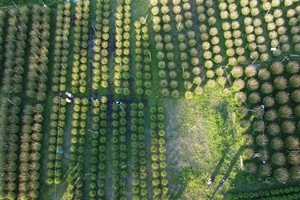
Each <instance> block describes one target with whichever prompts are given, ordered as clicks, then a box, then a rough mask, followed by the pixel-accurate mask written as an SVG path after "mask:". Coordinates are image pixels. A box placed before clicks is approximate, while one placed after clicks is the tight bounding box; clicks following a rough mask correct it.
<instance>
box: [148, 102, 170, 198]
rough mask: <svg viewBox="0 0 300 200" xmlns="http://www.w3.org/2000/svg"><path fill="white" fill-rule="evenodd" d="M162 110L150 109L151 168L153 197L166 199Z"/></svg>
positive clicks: (158, 108) (155, 107)
mask: <svg viewBox="0 0 300 200" xmlns="http://www.w3.org/2000/svg"><path fill="white" fill-rule="evenodd" d="M163 112H164V110H163V108H162V107H159V106H153V107H151V108H150V128H151V130H150V136H151V168H152V177H151V178H152V187H153V197H156V198H159V199H168V193H169V191H168V180H167V171H166V166H167V165H166V155H165V153H166V148H165V131H164V113H163Z"/></svg>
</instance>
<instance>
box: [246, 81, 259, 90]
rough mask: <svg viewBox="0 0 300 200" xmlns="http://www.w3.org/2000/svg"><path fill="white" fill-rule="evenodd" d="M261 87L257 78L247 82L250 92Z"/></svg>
mask: <svg viewBox="0 0 300 200" xmlns="http://www.w3.org/2000/svg"><path fill="white" fill-rule="evenodd" d="M258 87H259V82H258V81H257V80H256V79H255V78H250V79H249V80H247V88H248V89H249V90H256V89H258Z"/></svg>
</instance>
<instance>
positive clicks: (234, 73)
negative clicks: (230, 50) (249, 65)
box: [231, 66, 244, 78]
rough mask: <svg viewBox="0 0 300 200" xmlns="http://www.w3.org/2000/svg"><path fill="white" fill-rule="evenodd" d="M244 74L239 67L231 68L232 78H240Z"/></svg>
mask: <svg viewBox="0 0 300 200" xmlns="http://www.w3.org/2000/svg"><path fill="white" fill-rule="evenodd" d="M243 74H244V71H243V68H242V67H240V66H235V67H233V69H232V70H231V75H232V76H233V77H234V78H240V77H242V76H243Z"/></svg>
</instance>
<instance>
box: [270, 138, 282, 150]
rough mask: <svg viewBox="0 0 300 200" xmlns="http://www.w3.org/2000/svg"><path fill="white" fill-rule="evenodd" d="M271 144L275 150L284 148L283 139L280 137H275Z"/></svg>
mask: <svg viewBox="0 0 300 200" xmlns="http://www.w3.org/2000/svg"><path fill="white" fill-rule="evenodd" d="M270 146H271V148H272V149H274V150H280V149H282V148H283V141H282V139H281V138H280V137H274V138H273V139H272V140H271V142H270Z"/></svg>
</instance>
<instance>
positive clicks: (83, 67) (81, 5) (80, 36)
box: [71, 0, 90, 94]
mask: <svg viewBox="0 0 300 200" xmlns="http://www.w3.org/2000/svg"><path fill="white" fill-rule="evenodd" d="M89 7H90V2H89V1H82V0H80V1H78V2H77V3H76V7H75V11H76V14H75V22H74V23H75V27H74V31H75V33H74V47H73V53H74V55H73V66H72V82H71V85H72V87H71V91H72V93H74V94H76V93H78V92H79V93H81V94H84V93H85V92H86V89H87V70H88V66H89V63H88V58H87V56H88V55H87V54H88V49H89V43H88V39H89V34H88V33H89V10H90V8H89Z"/></svg>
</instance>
